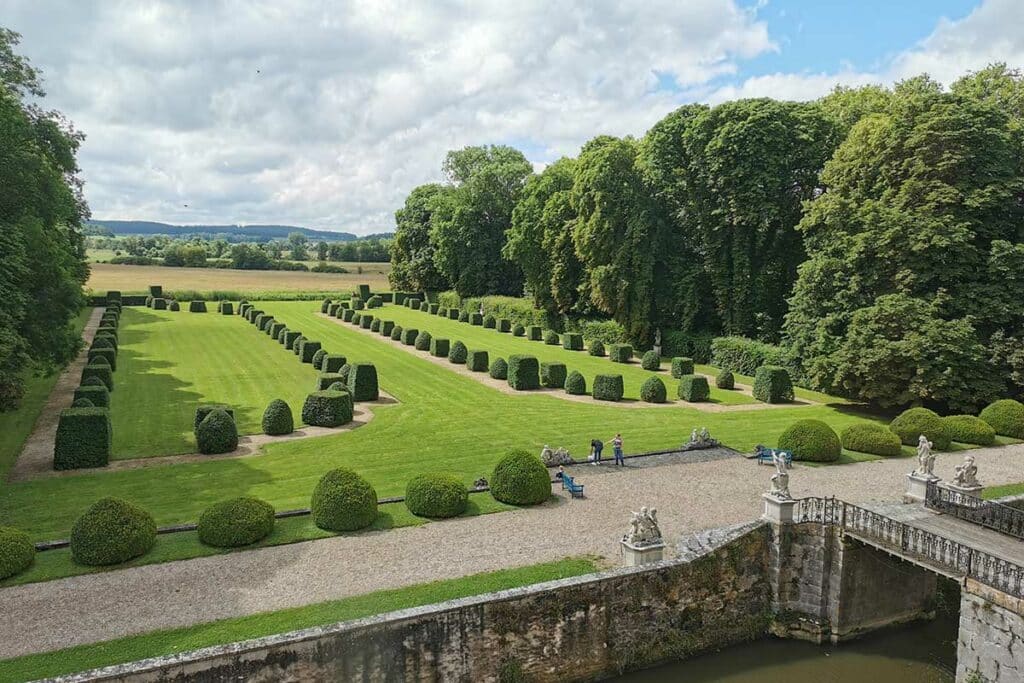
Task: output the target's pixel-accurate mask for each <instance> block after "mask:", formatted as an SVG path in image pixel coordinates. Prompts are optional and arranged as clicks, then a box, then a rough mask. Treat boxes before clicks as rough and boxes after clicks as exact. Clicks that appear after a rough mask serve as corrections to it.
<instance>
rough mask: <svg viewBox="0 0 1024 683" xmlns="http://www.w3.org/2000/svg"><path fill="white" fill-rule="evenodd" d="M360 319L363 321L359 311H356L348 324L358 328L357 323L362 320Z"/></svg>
mask: <svg viewBox="0 0 1024 683" xmlns="http://www.w3.org/2000/svg"><path fill="white" fill-rule="evenodd" d="M362 319H363V316H362V315H361V314H360V313H359V311H356V312H355V314H354V315H353V316H352V320H351V321H350V322H351V323H352V324H353V325H356V326H358V325H359V321H360V320H362Z"/></svg>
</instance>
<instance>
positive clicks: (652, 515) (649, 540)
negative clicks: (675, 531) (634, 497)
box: [622, 507, 662, 546]
mask: <svg viewBox="0 0 1024 683" xmlns="http://www.w3.org/2000/svg"><path fill="white" fill-rule="evenodd" d="M622 542H623V543H628V544H629V545H632V546H645V545H657V544H661V543H662V540H661V529H660V528H658V511H657V510H656V509H655V508H650V509H648V508H647V507H642V508H640V512H634V513H633V517H632V519H630V520H629V531H628V532H627V533H626V535H625V536H623V537H622Z"/></svg>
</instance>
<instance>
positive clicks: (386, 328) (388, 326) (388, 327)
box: [380, 320, 395, 337]
mask: <svg viewBox="0 0 1024 683" xmlns="http://www.w3.org/2000/svg"><path fill="white" fill-rule="evenodd" d="M394 329H395V321H394V320H385V321H383V322H382V323H381V324H380V334H381V336H383V337H390V336H391V332H392V331H394Z"/></svg>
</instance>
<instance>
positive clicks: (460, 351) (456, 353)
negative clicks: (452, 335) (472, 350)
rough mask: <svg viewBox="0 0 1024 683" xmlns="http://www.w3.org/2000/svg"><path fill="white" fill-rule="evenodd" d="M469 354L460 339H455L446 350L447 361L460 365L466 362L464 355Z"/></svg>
mask: <svg viewBox="0 0 1024 683" xmlns="http://www.w3.org/2000/svg"><path fill="white" fill-rule="evenodd" d="M468 355H469V351H468V350H467V349H466V345H465V344H463V343H462V342H460V341H456V342H455V343H454V344H452V348H451V350H450V351H448V362H449V363H456V364H458V365H462V364H464V363H465V362H466V357H467V356H468Z"/></svg>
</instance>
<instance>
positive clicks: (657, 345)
mask: <svg viewBox="0 0 1024 683" xmlns="http://www.w3.org/2000/svg"><path fill="white" fill-rule="evenodd" d="M653 350H654V352H655V353H656V354H658V355H659V356H661V328H660V327H659V328H658V329H657V330H655V331H654V349H653Z"/></svg>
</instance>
